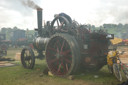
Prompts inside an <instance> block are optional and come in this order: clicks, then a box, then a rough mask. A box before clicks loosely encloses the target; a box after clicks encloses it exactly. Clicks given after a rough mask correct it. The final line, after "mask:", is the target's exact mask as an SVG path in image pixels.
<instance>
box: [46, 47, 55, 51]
mask: <svg viewBox="0 0 128 85" xmlns="http://www.w3.org/2000/svg"><path fill="white" fill-rule="evenodd" d="M48 49H49V50H52V51H54V52H56V49H54V48H51V47H49V48H48Z"/></svg>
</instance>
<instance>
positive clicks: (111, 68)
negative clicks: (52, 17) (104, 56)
mask: <svg viewBox="0 0 128 85" xmlns="http://www.w3.org/2000/svg"><path fill="white" fill-rule="evenodd" d="M108 70H109V72H110V73H111V74H113V67H112V66H110V65H108Z"/></svg>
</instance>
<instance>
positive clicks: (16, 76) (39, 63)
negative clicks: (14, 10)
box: [0, 48, 120, 85]
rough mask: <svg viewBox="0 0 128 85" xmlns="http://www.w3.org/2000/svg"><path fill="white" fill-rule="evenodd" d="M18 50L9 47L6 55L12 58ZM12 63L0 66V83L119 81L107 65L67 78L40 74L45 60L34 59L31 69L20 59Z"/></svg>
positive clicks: (93, 84)
mask: <svg viewBox="0 0 128 85" xmlns="http://www.w3.org/2000/svg"><path fill="white" fill-rule="evenodd" d="M20 51H21V49H19V48H16V49H13V48H10V49H9V50H8V56H6V57H10V58H14V56H15V54H16V53H17V52H20ZM13 63H16V64H18V65H17V66H13V67H2V68H0V85H117V84H118V83H120V82H119V81H117V79H116V78H115V77H114V76H113V75H111V74H110V73H109V72H108V70H107V66H104V67H103V68H102V69H101V70H100V71H99V72H85V74H81V75H74V77H75V79H74V80H69V79H67V78H60V77H56V76H48V75H43V76H42V75H41V74H42V71H43V70H44V68H45V67H46V62H45V60H36V65H35V67H34V69H33V70H29V69H24V68H23V67H22V65H21V64H20V61H19V62H13ZM97 76H98V77H97ZM96 77H97V78H96Z"/></svg>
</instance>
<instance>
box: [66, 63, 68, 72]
mask: <svg viewBox="0 0 128 85" xmlns="http://www.w3.org/2000/svg"><path fill="white" fill-rule="evenodd" d="M66 70H67V71H68V64H67V63H66Z"/></svg>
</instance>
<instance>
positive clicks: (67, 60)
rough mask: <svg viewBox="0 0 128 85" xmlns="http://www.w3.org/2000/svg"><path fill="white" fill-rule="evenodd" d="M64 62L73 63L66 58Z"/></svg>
mask: <svg viewBox="0 0 128 85" xmlns="http://www.w3.org/2000/svg"><path fill="white" fill-rule="evenodd" d="M64 60H65V61H66V63H70V64H71V63H72V61H70V60H68V59H67V58H64Z"/></svg>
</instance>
